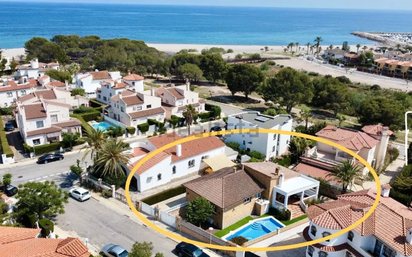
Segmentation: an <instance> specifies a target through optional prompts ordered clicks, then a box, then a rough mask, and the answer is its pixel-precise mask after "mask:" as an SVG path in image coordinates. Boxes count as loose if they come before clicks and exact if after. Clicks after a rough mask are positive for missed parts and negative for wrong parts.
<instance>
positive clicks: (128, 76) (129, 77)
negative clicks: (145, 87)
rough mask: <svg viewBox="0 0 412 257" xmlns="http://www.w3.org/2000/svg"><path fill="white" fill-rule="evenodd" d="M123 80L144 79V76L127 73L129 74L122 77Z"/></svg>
mask: <svg viewBox="0 0 412 257" xmlns="http://www.w3.org/2000/svg"><path fill="white" fill-rule="evenodd" d="M123 80H125V81H139V80H144V78H143V77H142V76H140V75H137V74H129V75H127V76H125V77H123Z"/></svg>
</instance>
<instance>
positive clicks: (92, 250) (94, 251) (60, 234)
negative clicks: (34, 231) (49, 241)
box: [54, 225, 99, 255]
mask: <svg viewBox="0 0 412 257" xmlns="http://www.w3.org/2000/svg"><path fill="white" fill-rule="evenodd" d="M54 233H55V234H56V235H57V238H58V239H65V238H68V237H74V238H79V239H80V241H82V242H83V243H84V244H85V245H86V246H87V248H89V252H90V253H91V254H92V255H98V253H99V248H98V247H96V246H94V245H93V244H90V243H87V242H86V241H87V239H86V238H83V237H80V236H79V235H78V234H77V233H75V232H74V231H73V232H68V231H64V230H62V229H61V228H59V227H58V226H56V225H54Z"/></svg>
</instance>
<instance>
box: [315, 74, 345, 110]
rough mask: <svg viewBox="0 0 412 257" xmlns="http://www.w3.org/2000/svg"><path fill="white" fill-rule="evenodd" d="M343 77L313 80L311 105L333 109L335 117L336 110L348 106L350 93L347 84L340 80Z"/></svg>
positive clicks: (343, 79)
mask: <svg viewBox="0 0 412 257" xmlns="http://www.w3.org/2000/svg"><path fill="white" fill-rule="evenodd" d="M345 79H346V77H342V78H332V77H323V78H320V79H315V80H314V81H313V85H314V95H315V97H314V98H313V101H312V103H313V105H314V106H317V107H321V108H327V109H330V110H333V111H334V116H335V117H336V116H337V114H338V112H340V111H342V110H344V109H346V108H348V107H349V105H350V103H349V100H350V97H351V94H350V91H349V87H348V86H347V84H345V83H342V82H341V81H345ZM346 82H347V81H346Z"/></svg>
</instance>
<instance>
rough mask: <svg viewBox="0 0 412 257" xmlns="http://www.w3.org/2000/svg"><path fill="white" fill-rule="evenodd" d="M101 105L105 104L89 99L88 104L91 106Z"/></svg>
mask: <svg viewBox="0 0 412 257" xmlns="http://www.w3.org/2000/svg"><path fill="white" fill-rule="evenodd" d="M103 105H105V104H104V103H101V102H98V101H96V100H94V99H90V106H91V107H93V108H95V107H100V106H103Z"/></svg>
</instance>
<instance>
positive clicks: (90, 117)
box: [78, 111, 100, 122]
mask: <svg viewBox="0 0 412 257" xmlns="http://www.w3.org/2000/svg"><path fill="white" fill-rule="evenodd" d="M78 115H79V116H80V117H82V118H83V119H84V121H85V122H89V121H91V120H96V119H97V117H100V112H98V111H94V112H87V113H83V114H78Z"/></svg>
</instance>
